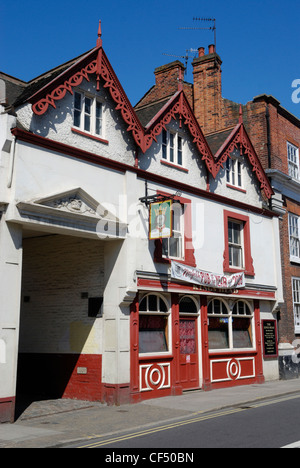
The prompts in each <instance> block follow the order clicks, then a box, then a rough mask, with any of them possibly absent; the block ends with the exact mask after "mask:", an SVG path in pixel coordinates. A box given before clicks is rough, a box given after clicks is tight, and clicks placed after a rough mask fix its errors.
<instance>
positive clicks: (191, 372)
mask: <svg viewBox="0 0 300 468" xmlns="http://www.w3.org/2000/svg"><path fill="white" fill-rule="evenodd" d="M197 328H198V327H197V319H196V318H193V317H184V318H182V317H181V318H180V321H179V334H180V356H179V360H180V384H181V386H182V388H183V389H185V390H187V389H191V388H198V387H199V361H198V330H197Z"/></svg>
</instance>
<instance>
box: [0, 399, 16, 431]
mask: <svg viewBox="0 0 300 468" xmlns="http://www.w3.org/2000/svg"><path fill="white" fill-rule="evenodd" d="M15 403H16V399H15V397H10V398H0V424H2V423H13V422H14V420H15Z"/></svg>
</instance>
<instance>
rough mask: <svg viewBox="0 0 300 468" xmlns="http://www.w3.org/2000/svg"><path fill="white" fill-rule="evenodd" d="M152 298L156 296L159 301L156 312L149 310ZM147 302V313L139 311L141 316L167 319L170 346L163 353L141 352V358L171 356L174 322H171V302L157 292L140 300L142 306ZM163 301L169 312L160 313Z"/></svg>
mask: <svg viewBox="0 0 300 468" xmlns="http://www.w3.org/2000/svg"><path fill="white" fill-rule="evenodd" d="M150 296H156V300H157V310H156V311H153V310H150V309H149V297H150ZM144 299H145V300H146V304H147V307H146V310H145V311H142V310H140V311H139V316H141V315H145V316H148V317H149V316H150V317H151V316H158V315H160V316H163V317H165V318H166V321H167V326H166V328H167V330H166V340H167V346H168V351H163V352H159V351H153V352H148V353H141V352H139V356H140V357H146V356H155V357H156V356H170V355H171V354H172V349H173V348H172V321H171V307H170V304H169V301H168V300H167V299H166V298H165V297H164V296H163V295H162V294H159V293H157V292H151V293H148V294H145V295H144V297H142V298H141V299H140V304H141V303H142V301H143V300H144ZM160 300H162V301H163V302H164V304H165V306H166V308H167V312H161V311H160V307H159V301H160Z"/></svg>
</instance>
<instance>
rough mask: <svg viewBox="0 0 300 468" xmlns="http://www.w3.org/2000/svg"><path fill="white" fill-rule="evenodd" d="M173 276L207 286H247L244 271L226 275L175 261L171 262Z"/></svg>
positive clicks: (225, 287) (222, 287)
mask: <svg viewBox="0 0 300 468" xmlns="http://www.w3.org/2000/svg"><path fill="white" fill-rule="evenodd" d="M171 277H172V278H174V279H177V280H181V281H186V282H188V283H193V284H197V285H200V286H205V287H207V288H215V289H237V288H244V287H245V275H244V273H235V274H234V275H231V276H225V275H223V273H222V274H217V273H209V272H207V271H202V270H199V269H198V268H193V267H190V266H187V265H183V264H182V263H177V262H174V261H172V263H171Z"/></svg>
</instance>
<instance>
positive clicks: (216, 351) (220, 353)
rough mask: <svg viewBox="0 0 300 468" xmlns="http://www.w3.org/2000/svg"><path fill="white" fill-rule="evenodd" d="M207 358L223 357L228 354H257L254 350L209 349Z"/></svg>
mask: <svg viewBox="0 0 300 468" xmlns="http://www.w3.org/2000/svg"><path fill="white" fill-rule="evenodd" d="M208 352H209V356H210V357H211V356H223V355H225V354H226V355H228V354H232V355H233V354H234V355H236V354H254V353H257V350H256V348H233V349H210V350H209V351H208Z"/></svg>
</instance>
